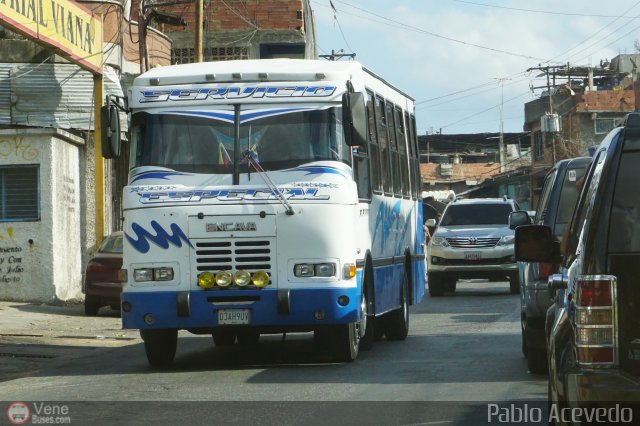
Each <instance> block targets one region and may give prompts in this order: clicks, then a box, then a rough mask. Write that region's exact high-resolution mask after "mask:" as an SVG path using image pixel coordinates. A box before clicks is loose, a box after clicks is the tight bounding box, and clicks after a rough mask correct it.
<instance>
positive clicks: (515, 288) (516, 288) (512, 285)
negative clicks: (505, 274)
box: [509, 275, 520, 294]
mask: <svg viewBox="0 0 640 426" xmlns="http://www.w3.org/2000/svg"><path fill="white" fill-rule="evenodd" d="M509 291H510V292H511V294H520V280H519V279H518V276H517V275H511V276H510V277H509Z"/></svg>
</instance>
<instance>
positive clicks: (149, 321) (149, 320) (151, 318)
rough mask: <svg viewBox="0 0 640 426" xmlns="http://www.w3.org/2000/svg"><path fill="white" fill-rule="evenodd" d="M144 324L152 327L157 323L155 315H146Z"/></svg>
mask: <svg viewBox="0 0 640 426" xmlns="http://www.w3.org/2000/svg"><path fill="white" fill-rule="evenodd" d="M144 322H145V323H146V324H148V325H151V324H153V323H154V322H156V318H155V317H154V316H153V314H145V316H144Z"/></svg>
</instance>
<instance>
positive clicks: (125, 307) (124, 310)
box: [122, 302, 131, 312]
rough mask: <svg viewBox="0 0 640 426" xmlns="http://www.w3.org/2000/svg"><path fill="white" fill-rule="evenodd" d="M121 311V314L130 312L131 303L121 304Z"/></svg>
mask: <svg viewBox="0 0 640 426" xmlns="http://www.w3.org/2000/svg"><path fill="white" fill-rule="evenodd" d="M122 311H123V312H131V303H129V302H122Z"/></svg>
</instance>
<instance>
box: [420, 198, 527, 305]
mask: <svg viewBox="0 0 640 426" xmlns="http://www.w3.org/2000/svg"><path fill="white" fill-rule="evenodd" d="M519 209H520V207H519V206H518V204H517V203H516V202H515V201H514V200H511V199H508V198H506V197H505V198H473V199H463V200H456V201H454V202H452V203H450V204H449V205H448V206H447V208H446V210H445V211H444V213H443V214H442V218H441V219H440V223H439V224H438V227H437V228H436V232H435V233H434V234H433V237H432V238H431V242H430V244H429V250H428V252H427V255H428V257H427V258H428V261H427V271H428V280H429V294H430V295H431V296H442V295H443V293H444V292H445V291H450V292H453V291H455V289H456V281H457V280H458V279H460V278H486V279H489V280H492V281H503V280H505V279H508V280H509V284H510V285H509V288H510V290H511V293H513V294H516V293H518V292H519V291H520V286H519V283H518V266H517V263H516V259H515V255H514V250H513V242H514V231H513V230H512V229H509V215H510V214H511V212H513V211H516V210H519Z"/></svg>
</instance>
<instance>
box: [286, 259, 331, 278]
mask: <svg viewBox="0 0 640 426" xmlns="http://www.w3.org/2000/svg"><path fill="white" fill-rule="evenodd" d="M293 275H295V276H296V277H298V278H305V277H334V276H335V275H336V264H335V263H296V264H295V265H294V266H293Z"/></svg>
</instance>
